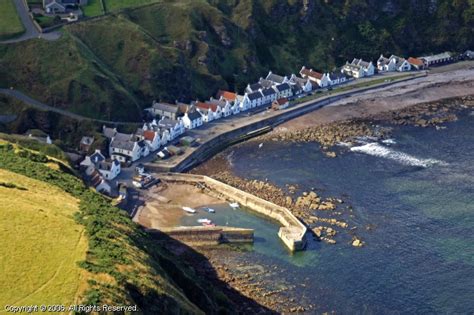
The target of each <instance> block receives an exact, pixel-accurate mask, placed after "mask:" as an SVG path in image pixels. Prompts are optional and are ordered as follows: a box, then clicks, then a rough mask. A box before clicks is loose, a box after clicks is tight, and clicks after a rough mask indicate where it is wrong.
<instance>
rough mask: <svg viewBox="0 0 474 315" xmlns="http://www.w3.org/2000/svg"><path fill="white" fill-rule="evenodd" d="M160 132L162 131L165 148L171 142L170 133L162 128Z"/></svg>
mask: <svg viewBox="0 0 474 315" xmlns="http://www.w3.org/2000/svg"><path fill="white" fill-rule="evenodd" d="M159 130H160V138H161V146H164V145H166V144H167V143H168V142H170V141H171V136H170V131H169V130H168V129H166V128H160V129H159Z"/></svg>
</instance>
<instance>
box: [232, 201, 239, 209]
mask: <svg viewBox="0 0 474 315" xmlns="http://www.w3.org/2000/svg"><path fill="white" fill-rule="evenodd" d="M229 206H230V207H231V208H233V209H236V208H239V207H240V205H239V204H238V203H237V202H232V203H229Z"/></svg>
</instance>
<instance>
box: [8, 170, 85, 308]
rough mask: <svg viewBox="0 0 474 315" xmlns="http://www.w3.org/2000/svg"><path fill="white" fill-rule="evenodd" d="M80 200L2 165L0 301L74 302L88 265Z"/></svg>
mask: <svg viewBox="0 0 474 315" xmlns="http://www.w3.org/2000/svg"><path fill="white" fill-rule="evenodd" d="M78 210H79V200H77V199H75V198H73V197H72V196H71V195H69V194H67V193H65V192H64V191H62V190H60V189H59V188H57V187H55V186H52V185H48V184H46V183H44V182H41V181H38V180H34V179H30V178H28V177H26V176H22V175H18V174H15V173H12V172H8V171H5V170H1V169H0V229H1V230H2V231H3V232H2V238H0V247H1V248H2V250H4V251H5V253H8V255H5V256H4V259H2V260H0V270H1V275H0V287H2V288H3V290H2V291H1V293H0V303H1V305H8V304H10V305H12V304H15V305H29V304H38V305H41V304H51V305H53V304H66V305H70V304H74V301H75V299H76V297H77V293H78V290H79V287H80V286H81V285H80V284H81V282H85V279H84V278H85V274H86V272H85V270H83V269H81V268H79V267H78V266H77V262H78V261H81V260H84V259H85V257H86V250H87V241H86V239H85V237H84V235H83V234H84V227H83V226H81V225H79V224H77V223H76V222H74V219H73V215H74V213H75V212H77V211H78Z"/></svg>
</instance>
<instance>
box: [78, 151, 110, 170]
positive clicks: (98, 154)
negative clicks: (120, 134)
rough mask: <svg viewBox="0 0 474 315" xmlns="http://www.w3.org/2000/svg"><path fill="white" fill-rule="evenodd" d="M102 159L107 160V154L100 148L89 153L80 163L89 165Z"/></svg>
mask: <svg viewBox="0 0 474 315" xmlns="http://www.w3.org/2000/svg"><path fill="white" fill-rule="evenodd" d="M102 161H105V156H104V155H103V154H102V152H100V150H98V149H96V150H95V152H94V153H93V154H91V155H87V156H86V157H85V158H84V160H82V162H81V163H80V164H79V165H80V166H86V167H88V166H91V165H95V164H96V163H99V162H102Z"/></svg>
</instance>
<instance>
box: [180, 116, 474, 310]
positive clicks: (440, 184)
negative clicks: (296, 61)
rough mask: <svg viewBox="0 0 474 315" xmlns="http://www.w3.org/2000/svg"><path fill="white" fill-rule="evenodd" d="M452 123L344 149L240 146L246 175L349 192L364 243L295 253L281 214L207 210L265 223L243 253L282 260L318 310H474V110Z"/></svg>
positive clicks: (239, 162) (290, 279)
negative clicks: (274, 217)
mask: <svg viewBox="0 0 474 315" xmlns="http://www.w3.org/2000/svg"><path fill="white" fill-rule="evenodd" d="M446 126H447V129H443V130H435V129H434V128H416V127H402V128H399V129H396V130H395V131H394V134H393V140H394V141H395V143H394V144H385V143H378V144H370V145H368V146H365V147H364V144H361V145H360V146H359V147H360V148H359V149H356V150H358V152H352V151H349V149H347V148H340V151H341V152H340V154H339V155H338V157H337V158H335V159H331V158H326V157H325V156H324V155H323V154H322V153H321V152H320V150H319V149H318V146H317V144H314V143H305V144H294V143H274V142H268V143H265V144H264V145H263V147H262V148H261V149H258V147H257V146H258V143H254V142H249V143H246V144H243V145H240V146H238V147H234V148H231V150H230V151H233V154H232V164H233V171H234V172H235V173H236V174H237V175H239V176H242V177H245V178H251V179H260V180H263V179H268V180H269V181H270V182H272V183H275V184H277V185H279V186H280V187H282V188H284V187H285V184H298V185H299V186H300V188H301V190H302V191H303V190H306V191H307V190H309V189H310V188H315V189H316V190H317V191H319V192H321V193H322V194H323V195H326V196H336V197H341V198H342V199H344V200H345V201H346V202H347V203H346V204H349V205H351V206H353V212H352V213H351V212H350V211H349V210H348V209H344V211H343V218H344V219H345V220H347V221H348V222H349V224H350V226H351V227H353V226H355V227H357V229H356V233H357V235H359V236H360V237H362V239H363V240H364V241H365V242H366V244H367V245H366V246H365V247H363V248H354V247H352V246H350V245H349V240H350V235H343V234H342V233H341V235H339V236H336V240H337V241H338V244H336V245H327V244H324V243H319V242H314V241H311V242H310V244H309V246H308V249H307V251H305V252H299V253H297V254H295V255H290V254H289V253H288V252H287V251H286V250H285V248H284V247H283V245H282V244H281V242H280V241H279V240H278V238H277V235H276V233H277V230H278V227H277V226H276V225H275V224H274V223H273V222H271V221H267V220H265V219H262V218H258V217H255V216H254V215H252V214H250V213H246V212H242V211H238V210H231V209H229V207H228V206H227V205H225V204H223V205H222V206H221V207H216V210H217V214H215V215H210V214H206V215H204V216H205V217H209V218H211V219H214V221H216V222H217V223H219V224H225V223H227V222H228V223H229V225H234V226H244V227H251V228H255V229H256V232H255V235H256V242H255V244H254V246H253V248H252V250H251V251H248V252H245V253H244V254H243V255H246V256H247V258H251V259H253V260H255V261H259V262H264V263H267V264H272V265H275V264H276V265H278V266H280V267H281V268H282V269H281V270H282V271H281V274H280V275H279V276H281V277H283V278H284V279H286V282H287V283H289V284H294V285H295V287H294V289H293V292H292V294H295V293H296V294H297V295H298V296H299V298H300V299H301V301H304V302H309V303H314V304H316V312H324V311H336V312H339V313H344V314H346V313H351V314H352V313H363V314H365V313H369V314H386V313H416V314H467V313H471V314H472V313H473V312H474V235H473V231H474V162H473V161H474V116H473V115H467V114H466V115H465V116H463V118H462V119H460V120H459V121H457V122H453V123H448V124H446ZM195 219H196V218H194V217H193V218H192V219H191V218H186V219H185V220H190V221H188V222H187V223H192V222H195ZM368 226H370V227H371V228H370V229H367V227H368ZM339 230H340V229H339ZM346 234H347V233H346Z"/></svg>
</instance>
